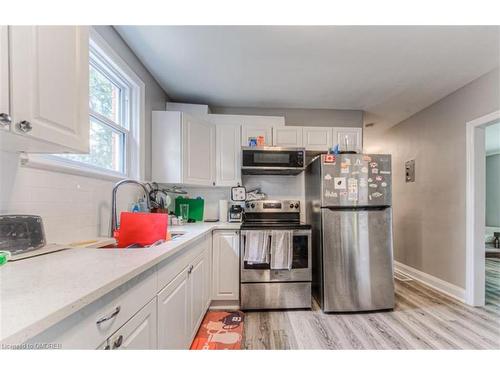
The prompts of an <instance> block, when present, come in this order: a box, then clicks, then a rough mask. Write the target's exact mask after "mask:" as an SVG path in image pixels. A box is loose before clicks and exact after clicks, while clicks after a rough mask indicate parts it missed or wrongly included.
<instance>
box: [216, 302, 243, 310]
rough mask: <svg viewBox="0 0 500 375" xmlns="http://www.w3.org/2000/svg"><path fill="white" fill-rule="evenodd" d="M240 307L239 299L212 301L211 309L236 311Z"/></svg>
mask: <svg viewBox="0 0 500 375" xmlns="http://www.w3.org/2000/svg"><path fill="white" fill-rule="evenodd" d="M239 309H240V302H239V301H238V300H228V301H212V303H211V304H210V307H209V310H226V311H236V310H239Z"/></svg>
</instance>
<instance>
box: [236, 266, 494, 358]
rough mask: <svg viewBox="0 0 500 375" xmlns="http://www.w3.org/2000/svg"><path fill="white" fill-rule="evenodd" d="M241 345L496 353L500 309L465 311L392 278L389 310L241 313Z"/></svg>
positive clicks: (434, 293) (446, 299) (418, 286)
mask: <svg viewBox="0 0 500 375" xmlns="http://www.w3.org/2000/svg"><path fill="white" fill-rule="evenodd" d="M497 275H498V268H497ZM497 297H498V296H497ZM244 347H245V348H246V349H500V307H499V306H498V305H494V304H487V305H486V306H485V307H484V308H474V307H470V306H467V305H464V304H462V303H460V302H458V301H456V300H454V299H452V298H451V297H448V296H446V295H443V294H441V293H439V292H437V291H435V290H434V289H431V288H429V287H427V286H425V285H423V284H421V283H419V282H417V281H415V280H411V281H406V282H403V281H399V280H396V307H395V309H394V311H388V312H376V313H355V314H324V313H323V312H321V310H320V309H319V307H318V306H317V305H315V306H314V308H313V309H312V311H311V310H289V311H259V312H247V313H246V314H245V339H244Z"/></svg>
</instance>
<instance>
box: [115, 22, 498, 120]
mask: <svg viewBox="0 0 500 375" xmlns="http://www.w3.org/2000/svg"><path fill="white" fill-rule="evenodd" d="M115 28H116V30H117V31H118V32H119V33H120V35H121V36H122V37H123V39H124V40H125V41H126V42H127V43H128V45H129V46H130V47H131V48H132V50H133V51H134V52H135V53H136V54H137V56H138V57H139V58H140V59H141V61H142V62H143V63H144V65H145V66H146V67H147V68H148V69H149V70H150V71H151V72H152V74H153V75H154V76H155V78H156V79H157V80H158V82H159V83H160V85H161V86H162V87H163V88H164V90H165V91H166V92H167V94H168V95H169V96H170V97H171V99H173V100H176V101H186V102H196V103H206V104H209V105H216V106H248V107H282V108H333V109H360V110H364V111H366V116H365V118H366V122H371V121H375V122H376V127H377V128H380V127H381V128H385V127H387V126H391V125H394V124H396V123H398V122H399V121H402V120H404V119H406V118H407V117H409V116H411V115H412V114H414V113H416V112H418V111H419V110H421V109H423V108H425V107H427V106H428V105H430V104H432V103H433V102H435V101H437V100H439V99H441V98H442V97H444V96H446V95H447V94H449V93H451V92H453V91H455V90H456V89H458V88H460V87H462V86H464V85H465V84H467V83H468V82H470V81H472V80H474V79H476V78H477V77H479V76H481V75H483V74H485V73H487V72H489V71H491V70H493V69H494V68H495V67H497V66H498V65H499V55H500V51H499V48H500V38H499V34H500V27H497V26H472V27H470V26H469V27H467V26H456V27H454V26H453V27H452V26H444V27H443V26H116V27H115Z"/></svg>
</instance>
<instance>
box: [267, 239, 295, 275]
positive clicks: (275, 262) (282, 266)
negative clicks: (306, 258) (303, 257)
mask: <svg viewBox="0 0 500 375" xmlns="http://www.w3.org/2000/svg"><path fill="white" fill-rule="evenodd" d="M292 261H293V231H291V230H273V231H272V232H271V269H272V270H291V269H292Z"/></svg>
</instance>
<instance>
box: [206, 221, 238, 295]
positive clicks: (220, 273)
mask: <svg viewBox="0 0 500 375" xmlns="http://www.w3.org/2000/svg"><path fill="white" fill-rule="evenodd" d="M212 241H213V242H212V244H213V245H212V249H213V252H212V275H213V277H212V299H213V300H220V301H222V300H238V299H239V295H240V293H239V291H240V243H239V235H238V232H237V231H222V230H217V231H214V234H213V238H212Z"/></svg>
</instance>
